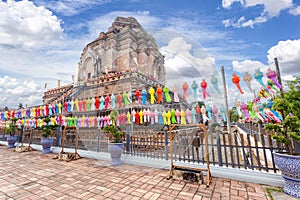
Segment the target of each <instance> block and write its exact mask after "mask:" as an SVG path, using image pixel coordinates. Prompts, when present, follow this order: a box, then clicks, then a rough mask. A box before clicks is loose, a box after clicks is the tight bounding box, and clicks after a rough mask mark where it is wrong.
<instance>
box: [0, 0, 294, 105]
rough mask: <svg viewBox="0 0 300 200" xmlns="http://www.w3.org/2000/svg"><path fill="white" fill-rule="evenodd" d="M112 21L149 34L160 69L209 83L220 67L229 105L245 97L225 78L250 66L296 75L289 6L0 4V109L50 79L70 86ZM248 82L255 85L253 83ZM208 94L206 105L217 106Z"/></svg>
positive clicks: (284, 2)
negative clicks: (123, 20) (133, 23)
mask: <svg viewBox="0 0 300 200" xmlns="http://www.w3.org/2000/svg"><path fill="white" fill-rule="evenodd" d="M116 16H124V17H128V16H132V17H135V18H136V19H137V20H138V21H139V22H140V24H141V25H142V26H143V27H144V28H145V29H146V30H147V31H148V32H149V33H150V34H152V35H153V37H154V38H155V39H156V41H157V43H158V45H159V47H160V48H161V51H162V53H163V54H165V55H166V61H165V63H166V67H167V69H172V70H174V69H176V70H177V71H180V69H181V71H182V69H183V71H184V69H185V67H186V66H188V65H191V66H192V67H195V68H197V69H198V71H199V73H200V77H199V78H201V79H202V78H206V79H207V80H209V79H210V75H211V73H216V72H217V73H218V74H219V72H220V67H221V66H222V65H224V66H225V70H226V81H227V82H228V93H229V94H230V95H229V100H230V102H233V101H234V99H240V100H242V101H245V102H246V101H247V100H251V98H252V97H253V94H252V93H251V92H250V91H249V90H247V88H246V86H245V84H244V83H243V81H241V85H242V88H243V90H244V91H245V94H244V95H241V94H239V92H238V90H237V89H236V88H235V87H233V86H232V84H231V77H232V73H233V72H235V73H237V74H238V75H240V76H241V79H242V76H243V73H245V72H246V71H247V72H249V73H250V74H251V75H253V73H254V70H255V69H256V68H260V69H261V70H262V71H263V72H266V70H267V69H268V68H272V69H274V62H273V60H274V57H277V58H278V60H279V64H280V68H281V73H282V77H283V79H284V80H288V79H290V78H291V76H292V75H298V76H299V75H300V38H299V37H300V36H299V33H300V26H299V24H300V2H299V1H296V0H276V4H275V3H274V1H272V0H212V1H207V0H189V1H186V0H185V1H184V0H176V1H172V0H151V1H150V0H149V1H148V0H144V1H143V0H128V1H125V0H124V1H122V0H94V1H88V0H77V1H71V0H61V1H48V0H33V1H29V0H27V1H25V0H23V1H11V0H10V1H0V19H1V21H0V52H1V54H0V107H4V106H6V105H7V106H9V107H16V106H17V105H18V103H19V102H21V103H23V104H24V105H26V104H27V105H29V106H31V105H38V104H41V102H42V100H41V96H42V94H43V92H44V91H45V89H44V84H45V83H47V84H48V88H52V87H55V86H56V85H57V80H61V82H62V84H67V83H69V82H71V76H72V75H75V76H76V75H77V63H78V62H79V57H80V54H81V52H82V49H83V48H84V46H85V45H86V44H87V43H89V42H91V41H92V40H94V39H95V38H96V37H97V36H98V35H99V33H100V32H106V31H107V29H108V28H109V27H110V26H111V24H112V22H113V21H114V19H115V17H116ZM207 66H210V67H207ZM181 71H180V72H181ZM178 76H182V77H181V79H182V80H183V81H188V82H191V81H193V80H194V79H195V78H194V77H193V78H191V77H188V76H186V75H185V74H182V73H179V74H178ZM176 78H177V77H176ZM177 79H178V78H177ZM264 80H266V79H264ZM198 82H200V80H199V81H198ZM219 82H221V79H219ZM171 83H172V81H171V78H170V84H171ZM251 84H252V86H253V88H256V89H257V90H258V89H259V87H260V86H259V84H258V83H257V82H256V81H255V80H254V78H253V80H252V82H251ZM210 90H211V91H210V93H211V96H212V97H211V99H210V103H211V104H218V103H222V102H220V99H222V98H220V97H222V96H219V95H218V94H216V92H214V91H213V89H212V88H210ZM12 99H13V101H12ZM221 101H222V100H221Z"/></svg>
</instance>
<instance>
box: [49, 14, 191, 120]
mask: <svg viewBox="0 0 300 200" xmlns="http://www.w3.org/2000/svg"><path fill="white" fill-rule="evenodd" d="M165 84H166V70H165V67H164V56H163V55H162V54H161V53H160V52H159V49H158V46H157V44H156V42H155V40H154V38H153V37H152V36H151V35H150V34H148V33H147V32H146V31H145V30H144V29H143V27H142V26H141V25H140V24H139V23H138V21H137V20H136V19H135V18H133V17H128V18H124V17H117V18H116V19H115V21H114V22H113V23H112V26H111V27H109V28H108V31H107V32H105V33H104V32H101V33H100V34H99V36H98V37H97V38H96V39H95V40H94V41H92V42H90V43H89V44H87V45H86V46H85V47H84V49H83V51H82V53H81V56H80V61H79V62H78V75H77V83H76V84H68V85H64V86H60V85H59V86H58V87H56V88H53V89H49V90H48V91H46V92H45V93H44V96H43V104H44V105H47V104H49V105H51V104H55V103H56V104H57V102H61V104H62V106H64V104H66V103H69V104H70V103H71V104H72V107H74V109H72V111H71V112H63V115H65V116H70V115H73V116H74V115H77V116H78V117H80V116H82V115H85V116H95V115H96V116H99V115H100V116H101V115H107V113H109V112H110V111H111V110H112V109H114V108H113V107H112V105H111V104H112V102H110V106H109V107H106V108H102V109H101V108H100V109H99V108H96V109H95V108H94V109H89V110H86V109H79V108H77V109H75V107H76V106H75V105H74V104H78V102H85V104H86V102H87V101H90V102H92V104H94V103H95V101H97V98H98V99H99V98H101V97H102V98H105V97H109V98H110V100H111V98H112V94H113V95H114V96H115V97H118V96H120V95H122V96H123V95H124V93H126V95H127V96H128V100H129V102H130V104H129V105H125V104H124V103H123V105H122V106H121V105H119V106H116V108H117V109H118V110H119V113H128V111H129V112H130V113H132V111H133V109H135V111H136V112H139V111H140V110H145V109H146V110H147V109H149V108H150V109H152V110H154V109H158V110H166V108H168V107H169V108H170V109H171V108H175V109H176V108H178V109H186V108H187V107H190V106H189V104H188V103H187V102H186V101H185V100H183V99H182V98H181V97H179V98H180V103H178V102H177V103H175V102H172V103H170V102H169V103H167V102H166V101H163V103H162V104H154V105H150V103H147V105H141V104H139V103H138V99H137V96H136V90H137V89H138V90H140V92H142V90H143V89H145V90H146V91H147V101H149V100H148V99H150V95H149V94H148V90H149V88H150V87H153V88H154V89H155V90H156V88H157V87H158V86H160V87H161V88H164V86H165ZM170 94H173V93H172V88H170ZM171 96H172V95H171ZM98 101H99V100H98ZM116 102H117V100H116ZM79 104H80V103H79ZM73 105H74V106H73ZM77 107H78V106H77ZM62 110H64V109H62ZM135 111H134V112H135Z"/></svg>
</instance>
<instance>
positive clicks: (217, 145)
mask: <svg viewBox="0 0 300 200" xmlns="http://www.w3.org/2000/svg"><path fill="white" fill-rule="evenodd" d="M247 126H248V125H246V126H241V128H242V129H243V130H245V131H246V132H250V133H246V132H243V131H234V132H232V133H231V134H228V133H227V132H226V131H224V132H208V133H207V138H208V147H209V148H208V151H205V149H204V143H203V135H202V134H201V132H198V134H197V135H195V133H197V131H196V132H195V131H194V130H193V129H190V131H186V130H176V131H174V132H172V136H173V138H170V136H169V133H168V131H165V132H164V131H152V130H150V129H145V130H140V131H131V127H126V134H125V137H124V152H123V153H124V154H127V155H131V156H133V157H135V156H136V157H146V158H155V159H164V160H169V159H170V148H169V147H170V142H171V141H173V146H174V147H173V152H172V153H173V158H174V160H175V161H181V162H188V163H201V164H205V163H206V160H205V159H206V154H208V158H209V162H210V164H212V165H219V166H226V167H232V168H243V169H250V170H259V171H266V172H274V173H276V172H278V169H277V168H276V166H275V164H274V157H273V154H272V152H273V151H276V150H281V151H282V150H284V149H283V147H282V145H280V144H279V143H277V142H275V141H274V140H273V139H272V138H271V137H272V133H268V132H265V131H263V132H262V133H259V132H256V131H254V129H253V128H252V131H249V127H247ZM183 131H184V132H183ZM21 135H22V131H21V132H20V133H19V138H21ZM5 136H6V134H5V130H4V129H0V140H2V141H3V140H5ZM52 136H53V137H55V139H56V140H55V142H54V146H60V145H61V130H60V129H59V130H58V131H57V132H55V133H54V135H52ZM179 136H180V139H179V138H178V137H179ZM78 137H79V142H78V148H79V149H84V150H90V151H96V152H108V146H107V144H108V138H107V137H106V134H104V133H103V131H102V130H100V129H98V128H79V133H78ZM40 138H41V132H40V131H38V130H34V131H33V136H32V138H31V140H29V138H27V139H26V140H25V141H31V143H34V144H40ZM171 139H172V140H171ZM64 140H65V141H64V144H65V147H69V148H74V147H75V135H72V134H68V132H67V133H66V138H65V139H64ZM19 141H20V140H19Z"/></svg>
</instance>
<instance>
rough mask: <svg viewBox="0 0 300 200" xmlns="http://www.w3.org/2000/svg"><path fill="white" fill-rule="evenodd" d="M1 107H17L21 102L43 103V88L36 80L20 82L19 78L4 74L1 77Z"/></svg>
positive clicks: (31, 104)
mask: <svg viewBox="0 0 300 200" xmlns="http://www.w3.org/2000/svg"><path fill="white" fill-rule="evenodd" d="M0 85H1V88H0V97H1V98H0V107H1V108H4V107H5V106H8V107H9V108H17V106H18V104H19V103H22V104H23V106H25V105H28V106H33V105H41V104H42V94H43V91H42V88H41V86H39V85H38V84H37V83H35V82H34V81H24V82H19V81H18V79H16V78H13V77H9V76H4V77H0Z"/></svg>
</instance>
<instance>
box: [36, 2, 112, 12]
mask: <svg viewBox="0 0 300 200" xmlns="http://www.w3.org/2000/svg"><path fill="white" fill-rule="evenodd" d="M35 2H36V3H37V4H39V5H43V6H45V7H47V8H49V9H51V10H53V11H55V12H57V13H59V14H61V15H64V16H72V15H76V14H79V13H81V12H83V11H86V10H89V9H91V8H93V7H95V6H99V5H103V4H106V3H109V2H111V0H93V1H90V0H76V1H74V0H60V1H49V0H36V1H35Z"/></svg>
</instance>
